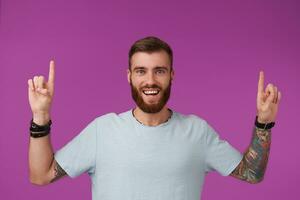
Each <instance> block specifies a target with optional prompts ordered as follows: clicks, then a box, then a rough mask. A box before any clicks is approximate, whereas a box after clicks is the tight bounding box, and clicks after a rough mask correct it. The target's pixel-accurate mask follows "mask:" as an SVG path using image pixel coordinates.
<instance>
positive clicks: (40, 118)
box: [32, 112, 50, 126]
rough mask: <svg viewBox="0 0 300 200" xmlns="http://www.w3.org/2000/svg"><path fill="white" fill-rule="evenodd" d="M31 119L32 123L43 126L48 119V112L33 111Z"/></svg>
mask: <svg viewBox="0 0 300 200" xmlns="http://www.w3.org/2000/svg"><path fill="white" fill-rule="evenodd" d="M32 119H33V122H34V123H36V124H38V125H40V126H43V125H45V124H47V123H48V122H49V121H50V113H48V112H38V113H33V117H32Z"/></svg>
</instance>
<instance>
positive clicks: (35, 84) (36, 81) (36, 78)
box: [33, 76, 39, 89]
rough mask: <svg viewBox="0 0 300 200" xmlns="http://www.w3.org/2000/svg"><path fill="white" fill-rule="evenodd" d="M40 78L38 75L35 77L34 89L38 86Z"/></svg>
mask: <svg viewBox="0 0 300 200" xmlns="http://www.w3.org/2000/svg"><path fill="white" fill-rule="evenodd" d="M38 79H39V77H38V76H34V77H33V87H34V89H37V88H38Z"/></svg>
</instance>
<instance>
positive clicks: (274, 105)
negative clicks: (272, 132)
mask: <svg viewBox="0 0 300 200" xmlns="http://www.w3.org/2000/svg"><path fill="white" fill-rule="evenodd" d="M280 100H281V92H280V91H278V89H277V87H276V86H274V85H273V84H270V83H269V84H268V85H267V87H266V89H265V91H264V72H263V71H261V72H260V73H259V81H258V91H257V102H256V104H257V116H258V122H260V123H264V124H265V123H270V122H275V119H276V115H277V111H278V105H279V103H280Z"/></svg>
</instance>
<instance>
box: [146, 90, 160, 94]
mask: <svg viewBox="0 0 300 200" xmlns="http://www.w3.org/2000/svg"><path fill="white" fill-rule="evenodd" d="M143 93H144V94H145V95H157V94H158V93H159V90H143Z"/></svg>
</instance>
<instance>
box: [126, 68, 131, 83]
mask: <svg viewBox="0 0 300 200" xmlns="http://www.w3.org/2000/svg"><path fill="white" fill-rule="evenodd" d="M130 76H131V71H130V70H129V69H127V81H128V83H130Z"/></svg>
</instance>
